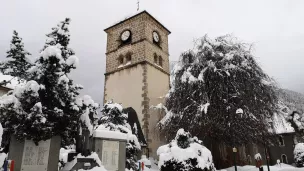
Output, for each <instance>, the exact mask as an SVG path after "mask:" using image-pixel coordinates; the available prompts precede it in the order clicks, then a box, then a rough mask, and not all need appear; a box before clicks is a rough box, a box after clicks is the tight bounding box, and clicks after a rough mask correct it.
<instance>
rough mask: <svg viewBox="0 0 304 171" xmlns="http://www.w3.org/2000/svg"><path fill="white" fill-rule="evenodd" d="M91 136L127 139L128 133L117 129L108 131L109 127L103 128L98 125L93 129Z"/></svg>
mask: <svg viewBox="0 0 304 171" xmlns="http://www.w3.org/2000/svg"><path fill="white" fill-rule="evenodd" d="M93 136H94V137H99V138H110V139H122V140H127V139H128V134H126V133H122V132H120V131H118V130H117V131H110V129H109V128H105V127H104V126H103V125H100V126H98V128H97V129H95V130H94V133H93Z"/></svg>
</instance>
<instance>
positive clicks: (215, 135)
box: [159, 36, 277, 146]
mask: <svg viewBox="0 0 304 171" xmlns="http://www.w3.org/2000/svg"><path fill="white" fill-rule="evenodd" d="M165 106H166V108H167V110H168V112H167V114H166V116H165V117H164V119H163V120H162V121H161V122H160V124H159V126H160V129H161V132H162V133H163V134H164V135H166V136H167V138H171V137H173V136H174V133H175V132H176V131H177V130H178V129H179V128H180V127H183V128H185V129H186V130H188V131H190V132H191V133H192V134H194V135H196V136H199V137H201V138H202V139H204V138H206V137H208V138H210V139H211V140H215V141H216V142H224V143H225V144H227V145H231V146H234V145H241V144H246V143H248V142H257V143H263V144H264V143H265V140H266V139H267V138H268V137H270V135H271V133H270V132H269V131H268V128H269V127H270V125H269V124H268V123H267V119H271V115H272V113H273V112H274V111H275V110H276V107H277V97H276V93H275V87H274V85H273V81H272V80H271V79H270V78H269V77H268V76H267V74H265V73H264V72H263V70H262V69H261V68H260V67H259V66H258V64H257V62H256V61H255V59H254V57H253V55H252V54H251V52H250V47H249V46H248V45H246V44H243V43H240V42H239V41H237V39H236V38H234V37H232V36H222V37H218V38H216V39H215V40H211V39H209V38H208V37H207V36H205V37H203V38H202V39H201V40H200V41H199V43H198V44H197V46H196V47H195V49H194V50H190V51H187V52H185V53H183V54H182V55H181V59H180V61H179V63H178V64H177V65H176V66H175V67H174V69H173V74H172V78H171V89H170V91H169V94H168V96H167V99H166V105H165Z"/></svg>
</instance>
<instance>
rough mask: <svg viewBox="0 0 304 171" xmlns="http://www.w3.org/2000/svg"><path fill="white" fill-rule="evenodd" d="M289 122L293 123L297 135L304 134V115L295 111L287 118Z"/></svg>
mask: <svg viewBox="0 0 304 171" xmlns="http://www.w3.org/2000/svg"><path fill="white" fill-rule="evenodd" d="M287 121H288V122H290V123H291V126H292V127H293V128H294V129H295V131H296V133H299V134H300V135H303V134H304V114H299V112H297V111H293V112H292V113H291V114H290V115H289V116H288V117H287Z"/></svg>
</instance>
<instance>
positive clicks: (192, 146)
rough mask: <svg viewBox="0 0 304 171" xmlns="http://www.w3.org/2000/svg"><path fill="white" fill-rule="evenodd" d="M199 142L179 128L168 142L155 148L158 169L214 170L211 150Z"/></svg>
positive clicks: (184, 170)
mask: <svg viewBox="0 0 304 171" xmlns="http://www.w3.org/2000/svg"><path fill="white" fill-rule="evenodd" d="M201 143H202V141H200V140H198V139H197V137H192V136H191V134H190V133H189V132H185V131H184V129H179V130H178V131H177V134H176V137H175V138H174V139H173V140H172V141H171V142H170V143H169V144H166V145H163V146H161V147H159V148H158V150H157V155H159V162H158V167H159V168H160V171H171V170H175V171H214V170H215V168H214V164H213V161H212V155H211V152H210V151H209V150H208V149H207V148H206V147H204V146H203V145H202V144H201Z"/></svg>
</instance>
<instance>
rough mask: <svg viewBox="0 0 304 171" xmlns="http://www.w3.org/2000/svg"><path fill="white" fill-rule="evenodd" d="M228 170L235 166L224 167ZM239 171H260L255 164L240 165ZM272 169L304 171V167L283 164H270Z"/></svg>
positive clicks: (230, 170) (265, 167)
mask: <svg viewBox="0 0 304 171" xmlns="http://www.w3.org/2000/svg"><path fill="white" fill-rule="evenodd" d="M263 169H264V171H268V169H267V166H265V165H264V166H263ZM223 170H226V171H235V170H234V167H229V168H227V169H223ZM237 170H238V171H259V169H258V168H256V167H255V166H238V167H237ZM270 171H304V168H296V167H294V166H291V165H287V164H281V166H277V165H275V166H270Z"/></svg>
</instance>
